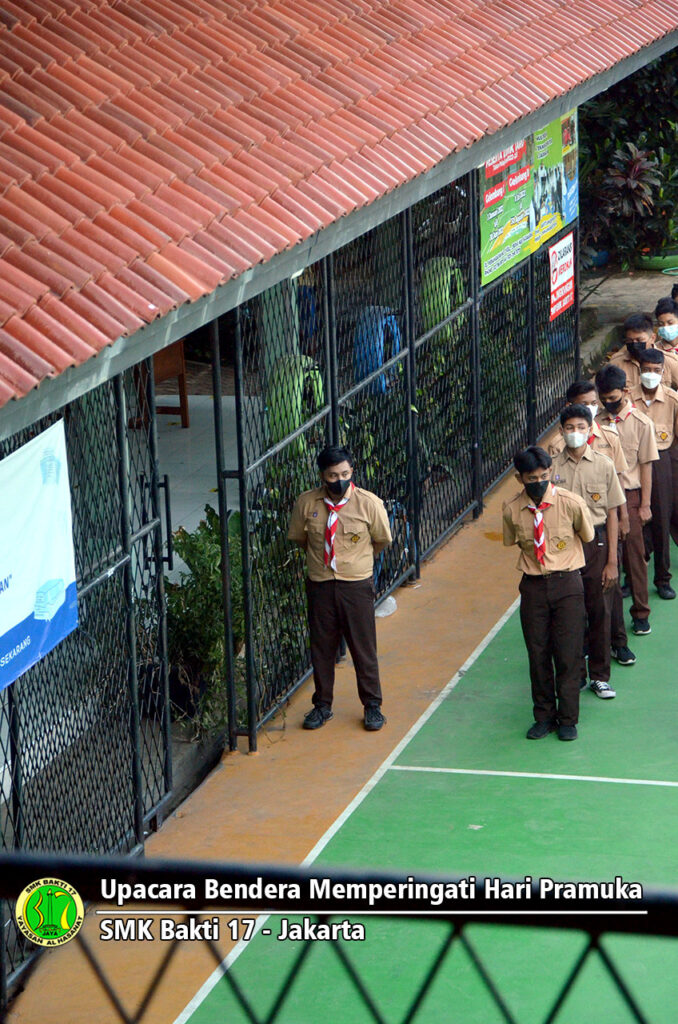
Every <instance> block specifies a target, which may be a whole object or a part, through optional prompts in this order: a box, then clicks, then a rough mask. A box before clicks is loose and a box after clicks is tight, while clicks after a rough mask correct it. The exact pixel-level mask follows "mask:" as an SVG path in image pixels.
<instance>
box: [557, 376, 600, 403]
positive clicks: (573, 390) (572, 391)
mask: <svg viewBox="0 0 678 1024" xmlns="http://www.w3.org/2000/svg"><path fill="white" fill-rule="evenodd" d="M595 390H596V385H595V383H594V381H592V380H576V381H575V382H574V384H570V386H569V388H568V389H567V393H566V395H565V397H566V398H567V401H568V404H569V405H571V404H572V403H573V402H576V400H577V399H578V398H581V396H582V395H588V393H589V391H595Z"/></svg>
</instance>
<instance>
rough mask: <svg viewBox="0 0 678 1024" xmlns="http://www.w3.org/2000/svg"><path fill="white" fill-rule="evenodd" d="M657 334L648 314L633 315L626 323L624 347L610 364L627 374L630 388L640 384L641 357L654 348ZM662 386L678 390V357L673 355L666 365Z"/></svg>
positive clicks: (612, 358) (612, 356)
mask: <svg viewBox="0 0 678 1024" xmlns="http://www.w3.org/2000/svg"><path fill="white" fill-rule="evenodd" d="M654 344H655V333H654V324H653V323H652V318H651V317H650V316H648V315H647V313H632V314H631V316H629V317H627V318H626V320H625V321H624V345H623V346H622V347H621V348H620V349H619V351H618V352H615V353H614V354H613V355H611V356H610V364H611V365H613V366H619V367H620V368H621V369H622V370H623V371H624V373H625V374H626V383H627V385H628V387H630V388H635V387H638V385H639V384H640V362H639V360H640V356H641V354H642V353H643V351H644V350H645V349H646V348H654ZM662 384H663V385H664V387H667V388H678V356H674V355H672V356H671V358H670V359H668V360H667V361H666V362H665V364H664V372H663V374H662Z"/></svg>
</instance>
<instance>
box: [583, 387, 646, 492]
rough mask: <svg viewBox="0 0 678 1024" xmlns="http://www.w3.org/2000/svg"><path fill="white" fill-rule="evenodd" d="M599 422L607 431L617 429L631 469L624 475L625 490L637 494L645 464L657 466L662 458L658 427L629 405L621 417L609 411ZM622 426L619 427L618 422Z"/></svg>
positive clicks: (623, 409) (627, 402) (598, 416)
mask: <svg viewBox="0 0 678 1024" xmlns="http://www.w3.org/2000/svg"><path fill="white" fill-rule="evenodd" d="M596 420H597V421H598V423H600V425H601V426H603V427H611V428H613V429H616V431H617V433H618V434H619V440H620V441H621V445H622V448H623V449H624V455H625V456H626V461H627V462H628V464H629V468H628V469H627V471H626V472H625V473H622V474H621V477H620V480H621V485H622V487H623V488H624V489H625V490H627V491H635V490H636V489H637V488H639V487H640V467H641V465H643V464H644V463H645V462H656V461H657V459H658V458H659V453H658V452H657V445H656V444H655V440H654V425H653V424H652V423H651V422H650V420H649V419H648V417H647V416H645V414H644V413H642V412H641V411H640V410H639V409H634V408H633V406H632V405H631V403H630V402H629V401H628V399H627V401H626V405H624V406H622V408H621V411H620V412H619V413H618V414H615V413H609V412H608V411H607V409H605V410H604V411H603V412H599V413H598V415H597V416H596ZM617 420H619V421H620V422H619V423H617V422H616V421H617Z"/></svg>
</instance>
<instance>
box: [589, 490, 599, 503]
mask: <svg viewBox="0 0 678 1024" xmlns="http://www.w3.org/2000/svg"><path fill="white" fill-rule="evenodd" d="M591 497H592V498H593V500H594V501H600V495H599V494H598V492H597V491H596V493H595V494H592V495H591Z"/></svg>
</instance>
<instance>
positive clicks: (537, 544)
mask: <svg viewBox="0 0 678 1024" xmlns="http://www.w3.org/2000/svg"><path fill="white" fill-rule="evenodd" d="M551 493H552V494H555V488H554V487H553V485H551ZM552 504H553V502H551V501H542V503H541V505H528V506H527V507H528V508H529V510H530V512H532V513H533V515H534V554H535V558H536V559H537V561H538V562H539V564H540V565H543V564H544V555H545V554H546V538H545V537H544V515H543V512H544V509H545V508H549V506H550V505H552Z"/></svg>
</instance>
